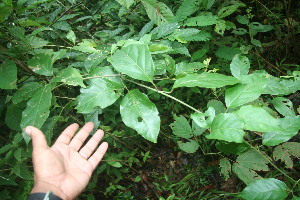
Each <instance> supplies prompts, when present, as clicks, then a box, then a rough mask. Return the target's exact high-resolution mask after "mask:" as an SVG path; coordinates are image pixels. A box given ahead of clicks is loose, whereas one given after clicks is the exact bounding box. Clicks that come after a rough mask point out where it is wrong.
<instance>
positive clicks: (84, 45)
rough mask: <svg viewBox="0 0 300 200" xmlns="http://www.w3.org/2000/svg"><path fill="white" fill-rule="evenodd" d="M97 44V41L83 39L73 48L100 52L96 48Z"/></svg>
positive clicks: (88, 51)
mask: <svg viewBox="0 0 300 200" xmlns="http://www.w3.org/2000/svg"><path fill="white" fill-rule="evenodd" d="M96 46H97V45H96V43H95V42H93V41H91V40H83V42H80V43H78V44H77V46H75V47H73V49H75V50H77V51H81V52H83V53H98V50H97V49H95V47H96Z"/></svg>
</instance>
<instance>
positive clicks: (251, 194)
mask: <svg viewBox="0 0 300 200" xmlns="http://www.w3.org/2000/svg"><path fill="white" fill-rule="evenodd" d="M289 190H290V189H289V188H288V186H287V185H286V184H285V183H284V182H282V181H280V180H277V179H275V178H265V179H259V180H255V181H253V182H251V183H250V184H249V185H248V186H247V187H246V188H245V189H244V190H243V191H242V192H241V193H240V194H239V195H238V196H239V197H242V198H244V199H246V200H275V199H276V200H282V199H285V198H286V197H287V196H288V194H289Z"/></svg>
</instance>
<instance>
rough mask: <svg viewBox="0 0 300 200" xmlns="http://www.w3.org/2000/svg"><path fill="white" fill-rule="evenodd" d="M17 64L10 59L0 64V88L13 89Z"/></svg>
mask: <svg viewBox="0 0 300 200" xmlns="http://www.w3.org/2000/svg"><path fill="white" fill-rule="evenodd" d="M16 83H17V66H16V64H15V63H14V62H13V61H11V60H6V61H4V62H3V63H2V65H0V88H1V89H15V88H16V87H17V85H16Z"/></svg>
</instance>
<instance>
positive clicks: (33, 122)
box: [21, 85, 52, 140]
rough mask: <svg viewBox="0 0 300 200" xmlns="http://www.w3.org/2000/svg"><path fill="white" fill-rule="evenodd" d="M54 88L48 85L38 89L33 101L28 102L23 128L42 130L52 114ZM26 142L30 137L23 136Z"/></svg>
mask: <svg viewBox="0 0 300 200" xmlns="http://www.w3.org/2000/svg"><path fill="white" fill-rule="evenodd" d="M51 89H52V86H51V85H46V86H44V87H42V88H40V89H38V90H37V91H36V92H35V93H34V95H33V96H32V97H31V99H30V100H29V101H28V102H27V107H26V109H25V110H24V111H23V113H22V120H21V128H22V129H24V128H25V127H26V126H35V127H37V128H41V127H42V125H43V124H44V122H45V121H46V119H47V118H48V116H49V113H50V110H49V108H50V106H51V98H52V93H51ZM23 136H24V137H25V140H27V139H28V136H27V135H26V134H25V135H23Z"/></svg>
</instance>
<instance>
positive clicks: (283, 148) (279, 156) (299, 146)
mask: <svg viewBox="0 0 300 200" xmlns="http://www.w3.org/2000/svg"><path fill="white" fill-rule="evenodd" d="M291 156H294V157H297V158H300V143H298V142H286V143H284V144H282V145H279V146H277V147H276V148H275V149H274V151H273V158H274V160H276V161H278V160H282V161H284V163H285V165H286V167H287V168H290V169H292V168H293V160H292V158H291Z"/></svg>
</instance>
